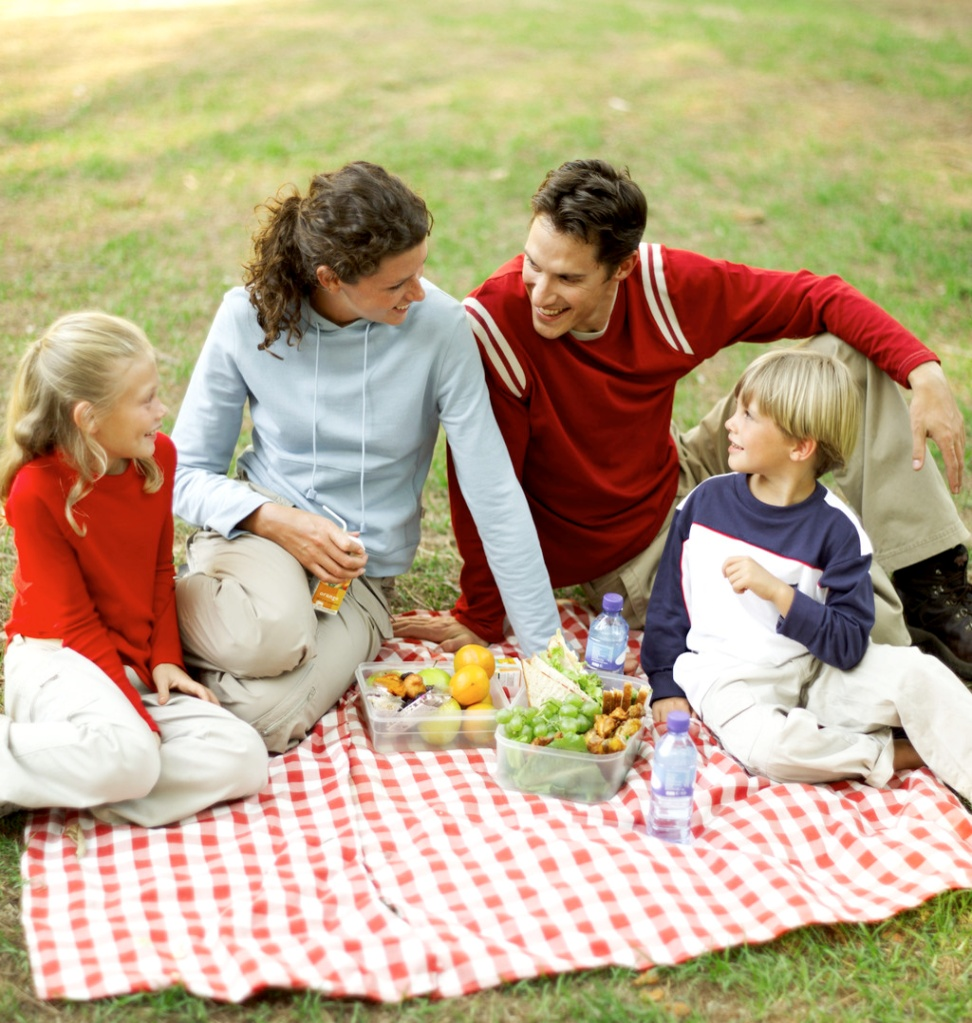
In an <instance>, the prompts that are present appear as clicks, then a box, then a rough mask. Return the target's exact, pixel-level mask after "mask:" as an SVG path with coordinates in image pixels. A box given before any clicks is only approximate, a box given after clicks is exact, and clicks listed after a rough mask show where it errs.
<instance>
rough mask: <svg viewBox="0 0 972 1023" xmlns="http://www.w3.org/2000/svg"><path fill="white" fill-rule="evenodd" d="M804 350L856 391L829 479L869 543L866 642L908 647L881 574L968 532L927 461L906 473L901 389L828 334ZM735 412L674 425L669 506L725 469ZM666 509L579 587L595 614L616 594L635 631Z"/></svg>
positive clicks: (907, 433) (907, 438) (724, 409)
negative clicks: (633, 550) (627, 553)
mask: <svg viewBox="0 0 972 1023" xmlns="http://www.w3.org/2000/svg"><path fill="white" fill-rule="evenodd" d="M803 344H804V345H807V346H809V347H811V348H813V349H815V350H816V351H822V352H825V353H826V354H828V355H832V356H833V357H834V358H836V359H838V360H840V361H841V362H843V363H844V364H845V365H846V366H847V367H848V369H850V371H851V373H852V374H853V376H854V378H855V380H857V382H858V384H859V386H860V387H861V389H862V390H863V392H864V416H863V426H862V430H861V436H860V438H859V440H858V443H857V447H856V448H855V450H854V454H853V456H852V457H851V458H850V459H849V461H848V464H847V466H846V468H845V469H843V470H842V471H841V472H840V473H835V474H834V481H835V483H836V484H837V486H838V487H839V489H840V492H841V494H842V495H843V497H844V499H845V500H846V502H847V503H848V504H849V505H850V507H851V508H853V509H854V510H855V511H856V512H857V514H858V516H859V517H860V519H861V522H862V523H863V525H864V529H865V531H866V532H867V534H868V536H869V537H870V539H871V543H872V544H873V545H874V562H873V565H872V571H871V577H872V579H873V580H874V596H875V612H876V619H875V623H874V628H873V630H872V632H871V637H872V639H873V640H875V641H876V642H880V643H887V644H891V645H894V646H909V645H910V643H911V637H910V636H909V635H908V630H907V628H906V627H905V624H904V619H903V617H902V614H901V602H900V600H899V599H898V596H897V593H896V592H895V590H894V586H893V585H892V584H891V580H890V577H889V576H890V573H892V572H894V571H895V570H896V569H899V568H903V567H904V566H906V565H913V564H915V563H916V562H918V561H922V560H923V559H925V558H928V557H931V556H932V555H933V554H938V553H939V552H940V551H944V550H948V549H949V548H950V547H954V546H955V545H956V544H965V543H968V541H969V533H968V530H967V529H966V528H965V525H964V523H963V522H962V519H961V517H960V516H959V514H958V511H957V509H956V507H955V502H954V501H953V500H952V495H951V494H950V493H949V490H948V487H947V486H946V484H945V480H944V479H943V478H942V474H941V473H940V472H939V470H938V467H937V465H936V464H935V461H934V459H933V458H932V457H931V455H930V454H929V455H928V457H927V458H926V459H925V464H924V466H923V468H922V469H921V470H920V471H919V472H915V470H914V469H912V467H911V422H910V420H909V418H908V406H907V404H906V402H905V400H904V397H903V394H902V391H901V388H900V387H898V385H897V384H896V383H895V382H894V381H893V380H892V379H891V378H890V377H889V376H888V375H887V374H885V373H883V372H882V371H881V370H880V369H878V367H877V366H875V365H874V363H873V362H871V361H870V359H868V358H867V357H866V356H864V355H862V354H861V353H860V352H858V351H857V350H856V349H855V348H851V346H850V345H847V344H845V343H844V342H843V341H841V340H840V339H839V338H836V337H834V336H833V335H832V334H820V335H818V336H817V337H815V338H812V339H811V340H810V341H806V342H803ZM735 407H736V400H735V397H734V396H733V394H732V393H730V394H728V395H726V397H725V398H724V399H723V400H722V401H721V402H720V403H719V404H718V405H716V406H715V407H714V408H713V409H712V410H711V411H710V412H709V413H708V415H706V417H705V418H704V419H703V420H702V422H701V423H699V425H698V426H695V427H693V428H692V429H691V430H688V431H686V432H685V433H682V432H680V431H679V430H677V429H676V428H675V427H674V426H673V428H672V434H673V436H674V437H675V442H676V444H677V445H678V450H679V463H680V477H679V486H678V494H677V496H676V499H675V503H676V504H677V503H678V501H680V500H681V499H682V498H683V497H684V496H685V495H686V494H688V492H689V491H690V490H691V489H692V488H693V487H695V486H697V485H698V484H699V483H701V482H702V481H703V480H704V479H707V478H708V477H709V476H715V475H718V474H719V473H725V472H730V471H731V470H730V469H729V462H728V442H727V439H726V429H725V422H726V420H727V419H728V418H729V417H730V416H731V415H732V413H733V412H734V411H735ZM674 511H675V508H674V505H673V507H672V509H671V510H670V511H669V515H668V519H667V521H666V523H665V527H664V528H663V529H662V531H661V532H660V533H659V534H658V536H656V537H655V539H654V540H653V541H652V543H651V544H649V546H648V547H647V548H646V549H645V550H644V551H642V552H641V553H640V554H637V555H636V556H635V557H633V558H632V559H631V560H630V561H628V562H626V563H625V564H623V565H621V566H620V567H619V568H617V569H615V570H614V571H613V572H609V573H607V574H606V575H603V576H601V577H599V578H598V579H593V580H591V581H590V582H589V583H586V584H585V586H584V590H585V592H586V593H587V596H588V598H589V599H590V600H591V602H592V603H593V604H594V605H595V606H596V607H600V604H601V598H602V597H603V595H604V594H605V593H608V592H610V591H612V590H613V591H615V592H617V593H621V594H622V595H623V596H624V597H625V617H626V618H627V619H628V622H629V623H630V624H631V626H632V627H635V628H642V627H643V626H644V623H645V611H646V610H647V606H648V597H649V595H650V594H651V587H652V584H653V583H654V580H655V575H656V573H657V571H658V562H659V560H660V559H661V554H662V550H663V549H664V546H665V539H666V537H667V536H668V526H669V524H670V522H671V519H672V515H673V514H674Z"/></svg>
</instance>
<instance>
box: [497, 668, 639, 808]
mask: <svg viewBox="0 0 972 1023" xmlns="http://www.w3.org/2000/svg"><path fill="white" fill-rule="evenodd" d="M601 680H602V682H603V684H604V688H605V689H618V688H621V687H622V686H623V685H624V682H625V678H624V676H623V675H613V674H601ZM641 684H642V685H645V684H646V683H644V682H642V683H641ZM515 702H517V703H521V702H522V703H525V702H526V698H525V696H524V695H523V694H520V695H518V697H517V700H516V701H515ZM644 737H645V728H644V726H642V728H641V731H639V732H637V733H636V734H635V735H633V736H632V737H631V738H630V739H629V740H628V744H627V745H626V746H625V748H624V749H623V750H621V751H620V752H618V753H604V754H601V753H574V752H572V751H571V750H563V749H552V748H551V747H550V746H533V745H530V744H529V743H524V742H519V741H517V740H516V739H508V738H507V737H506V735H505V734H504V732H503V726H502V725H500V726H499V727H498V728H497V730H496V780H497V781H498V782H499V783H500V785H502V786H503V787H504V788H508V789H517V790H519V791H520V792H535V793H537V794H538V795H543V796H557V798H559V799H570V800H574V801H575V802H578V803H601V802H603V801H604V800H606V799H610V798H611V797H612V796H613V795H614V794H615V793H616V792H617V791H618V789H620V788H621V786H622V784H624V779H625V778H626V777H627V774H628V771H629V770H630V769H631V765H632V764H633V763H634V761H635V758H636V757H637V756H638V754H639V753H640V752H641V746H642V743H643V742H644Z"/></svg>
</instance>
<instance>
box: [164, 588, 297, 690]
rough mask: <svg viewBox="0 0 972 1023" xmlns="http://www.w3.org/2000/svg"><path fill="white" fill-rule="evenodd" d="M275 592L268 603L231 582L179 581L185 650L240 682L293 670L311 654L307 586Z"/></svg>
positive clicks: (177, 595) (178, 604)
mask: <svg viewBox="0 0 972 1023" xmlns="http://www.w3.org/2000/svg"><path fill="white" fill-rule="evenodd" d="M277 593H278V596H277V599H275V600H267V599H266V597H265V596H264V595H263V594H261V593H259V592H256V591H254V590H252V589H247V588H246V587H245V586H244V585H243V584H241V583H239V582H238V581H236V580H234V579H217V578H214V577H212V576H206V575H202V574H194V575H188V576H184V577H183V578H182V579H180V580H179V582H178V586H177V590H176V600H177V606H178V612H179V627H180V631H181V633H182V638H183V644H184V646H185V648H186V650H187V651H188V652H189V654H190V655H193V654H196V655H200V656H201V657H202V659H203V660H204V661H205V662H207V663H209V664H212V665H213V666H216V667H218V668H219V669H221V670H223V671H229V672H231V673H232V674H234V675H238V676H241V677H245V678H262V677H272V676H275V675H280V674H282V673H283V672H285V671H292V670H293V669H294V668H296V667H298V666H299V665H300V664H303V663H304V662H305V661H306V660H307V659H308V657H310V656H312V654H313V652H314V650H315V637H316V632H317V616H316V613H315V611H314V608H313V605H312V604H311V601H310V591H309V588H308V587H306V586H303V585H302V586H301V587H299V588H296V587H295V588H294V589H293V590H292V591H290V592H286V591H285V592H281V591H280V590H279V589H278V591H277Z"/></svg>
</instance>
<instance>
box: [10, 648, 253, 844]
mask: <svg viewBox="0 0 972 1023" xmlns="http://www.w3.org/2000/svg"><path fill="white" fill-rule="evenodd" d="M4 674H5V682H4V704H5V708H6V713H5V714H3V715H0V799H2V800H4V801H9V802H11V803H14V804H16V805H17V806H21V807H30V808H34V807H41V806H63V807H73V808H79V809H81V808H86V809H90V810H91V812H92V813H94V815H95V816H96V817H99V818H101V819H102V820H106V821H109V822H110V823H113V824H115V823H132V824H140V825H142V826H143V827H155V826H158V825H162V824H170V823H172V822H173V821H177V820H181V819H183V818H184V817H189V816H191V815H192V814H194V813H198V812H199V811H200V810H203V809H205V808H206V807H207V806H211V805H212V804H214V803H218V802H222V801H223V800H228V799H242V798H244V797H245V796H250V795H253V794H254V793H255V792H258V791H259V790H260V789H261V788H263V786H264V784H266V780H267V751H266V749H265V747H264V745H263V743H262V742H261V741H260V737H259V736H258V735H257V733H256V732H255V731H254V730H253V729H252V728H250V727H249V726H248V725H246V724H245V723H244V722H242V721H240V720H238V719H237V718H236V717H234V716H233V715H232V714H229V713H227V712H226V711H225V710H223V709H222V708H220V707H216V706H214V705H213V704H211V703H207V702H205V701H204V700H199V699H197V698H196V697H194V696H188V695H187V694H185V693H178V692H175V693H171V694H170V696H169V700H168V701H167V702H166V703H165V704H161V705H160V704H159V702H158V696H157V694H156V693H155V692H154V691H152V690H150V689H148V687H147V686H144V685H142V683H141V682H139V681H138V678H137V676H136V675H135V673H134V672H133V671H129V679H130V681H131V682H132V684H133V685H134V686H135V687H136V689H138V691H139V693H140V694H141V695H142V702H143V703H144V705H145V706H146V708H147V709H148V712H149V714H150V715H151V716H152V719H153V720H154V721H155V722H156V724H157V725H158V726H159V729H160V732H161V740H160V738H159V736H158V735H157V734H156V733H155V732H153V731H151V729H149V727H148V725H146V723H145V722H144V721H143V720H142V718H141V717H140V716H139V714H138V712H137V711H136V710H135V708H134V707H133V706H132V705H131V703H129V701H128V699H127V697H126V696H125V695H124V694H123V693H122V691H121V690H120V689H119V688H118V686H117V685H115V683H114V682H113V681H112V680H111V679H110V678H109V677H108V676H107V675H106V674H105V673H104V672H103V671H102V670H101V669H100V668H99V667H98V666H97V665H96V664H94V663H93V662H91V661H89V660H88V659H87V658H86V657H83V656H82V655H81V654H79V653H78V652H77V651H75V650H71V649H69V648H68V647H64V646H62V645H61V641H60V640H57V639H25V638H23V637H21V636H15V637H14V638H13V639H12V640H11V641H10V643H9V645H8V647H7V652H6V655H5V657H4Z"/></svg>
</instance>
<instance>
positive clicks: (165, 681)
mask: <svg viewBox="0 0 972 1023" xmlns="http://www.w3.org/2000/svg"><path fill="white" fill-rule="evenodd" d="M152 681H153V682H154V683H155V689H156V692H158V694H159V703H160V704H165V703H168V702H169V693H170V692H171V691H172V690H173V689H175V690H178V691H179V692H180V693H186V694H187V695H188V696H195V697H196V698H197V699H200V700H205V701H206V702H207V703H214V704H215V705H216V706H217V707H218V706H219V700H217V699H216V694H215V693H214V692H213V691H212V690H211V689H207V688H206V687H205V686H204V685H203V684H202V683H201V682H197V681H196V680H195V679H193V678H190V677H189V676H188V675H187V674H186V673H185V672H184V671H183V670H182V668H180V667H179V666H178V665H177V664H157V665H156V666H155V667H154V668H153V669H152Z"/></svg>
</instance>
